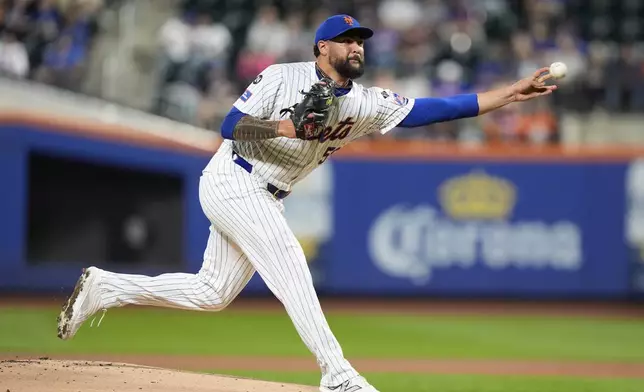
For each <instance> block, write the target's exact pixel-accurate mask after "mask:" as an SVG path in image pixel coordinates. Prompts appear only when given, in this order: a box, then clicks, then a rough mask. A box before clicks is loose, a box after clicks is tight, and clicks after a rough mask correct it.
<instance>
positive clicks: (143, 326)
mask: <svg viewBox="0 0 644 392" xmlns="http://www.w3.org/2000/svg"><path fill="white" fill-rule="evenodd" d="M57 312H58V309H33V308H26V309H19V308H0V352H4V353H12V352H14V353H19V352H20V353H42V352H48V353H84V352H91V353H155V354H202V355H204V354H213V355H238V356H239V355H275V356H309V355H310V354H309V352H308V350H307V349H306V347H305V346H304V344H303V343H302V342H301V340H300V338H299V336H298V335H297V333H296V332H295V329H294V328H293V326H292V324H291V321H290V319H289V318H288V317H287V315H286V314H285V313H281V312H278V313H266V312H263V313H249V312H235V311H234V310H228V311H224V312H221V313H197V312H188V311H176V310H158V309H147V308H132V307H131V308H124V309H112V310H110V311H109V312H108V313H107V315H106V316H105V319H104V320H103V323H102V324H101V326H100V328H89V323H87V324H86V325H84V326H83V328H81V330H80V332H79V333H78V335H77V336H76V338H74V339H73V340H71V341H67V342H63V341H60V340H59V339H57V338H56V316H57ZM328 319H329V323H330V324H331V327H332V329H333V330H334V332H335V333H336V335H337V337H338V339H339V340H340V342H341V344H342V346H343V348H344V351H345V353H346V354H347V356H349V357H354V358H358V357H386V358H497V359H548V360H585V361H644V320H608V319H592V318H566V317H527V316H526V317H486V316H467V317H465V316H437V315H427V316H392V315H360V314H359V315H347V314H329V315H328Z"/></svg>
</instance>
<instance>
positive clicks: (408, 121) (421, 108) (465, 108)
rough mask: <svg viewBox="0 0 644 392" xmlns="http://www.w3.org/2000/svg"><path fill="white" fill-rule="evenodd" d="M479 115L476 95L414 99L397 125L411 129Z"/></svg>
mask: <svg viewBox="0 0 644 392" xmlns="http://www.w3.org/2000/svg"><path fill="white" fill-rule="evenodd" d="M478 114H479V104H478V95H477V94H460V95H455V96H452V97H447V98H416V99H415V102H414V106H413V107H412V109H411V111H410V112H409V114H408V115H407V117H405V119H404V120H402V121H401V122H400V124H398V126H399V127H403V128H413V127H420V126H423V125H429V124H433V123H437V122H443V121H449V120H456V119H459V118H468V117H475V116H477V115H478Z"/></svg>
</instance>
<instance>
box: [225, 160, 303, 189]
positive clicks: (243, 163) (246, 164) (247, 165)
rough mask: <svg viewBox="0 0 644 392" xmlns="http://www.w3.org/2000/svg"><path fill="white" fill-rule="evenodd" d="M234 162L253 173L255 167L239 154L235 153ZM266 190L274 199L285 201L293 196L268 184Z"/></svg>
mask: <svg viewBox="0 0 644 392" xmlns="http://www.w3.org/2000/svg"><path fill="white" fill-rule="evenodd" d="M233 162H235V163H236V164H238V165H239V166H240V167H241V168H242V169H244V170H246V171H247V172H249V173H252V172H253V165H251V164H250V162H248V161H247V160H245V159H244V158H242V157H241V156H240V155H239V154H237V153H236V152H234V151H233ZM266 189H268V191H269V192H270V193H271V195H273V197H276V198H278V199H283V198H285V197H286V196H288V195H290V194H291V191H283V190H281V189H279V188H278V187H276V186H275V185H273V184H271V183H268V184H266Z"/></svg>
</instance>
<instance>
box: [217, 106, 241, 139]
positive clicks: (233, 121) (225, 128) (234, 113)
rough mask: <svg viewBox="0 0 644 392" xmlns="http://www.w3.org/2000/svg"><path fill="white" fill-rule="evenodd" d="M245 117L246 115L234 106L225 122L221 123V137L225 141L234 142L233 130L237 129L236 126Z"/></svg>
mask: <svg viewBox="0 0 644 392" xmlns="http://www.w3.org/2000/svg"><path fill="white" fill-rule="evenodd" d="M245 115H246V113H244V112H242V111H240V110H239V109H237V108H236V107H234V106H233V107H232V109H230V111H229V112H228V114H227V115H226V117H225V118H224V121H223V122H222V123H221V137H223V138H224V139H230V140H234V138H233V130H234V129H235V125H237V122H238V121H239V120H241V118H242V117H244V116H245Z"/></svg>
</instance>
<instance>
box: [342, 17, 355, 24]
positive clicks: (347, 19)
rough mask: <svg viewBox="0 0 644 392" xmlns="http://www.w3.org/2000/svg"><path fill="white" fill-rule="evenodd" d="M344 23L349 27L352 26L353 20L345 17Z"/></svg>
mask: <svg viewBox="0 0 644 392" xmlns="http://www.w3.org/2000/svg"><path fill="white" fill-rule="evenodd" d="M344 23H346V24H348V25H349V26H353V18H352V17H350V16H345V17H344Z"/></svg>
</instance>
